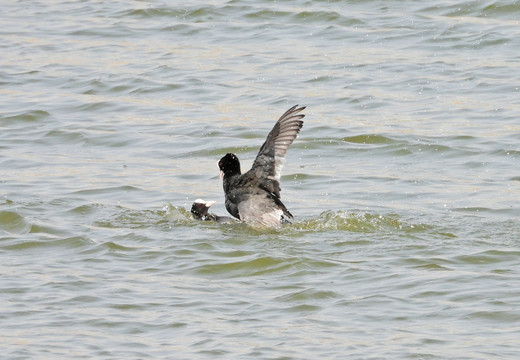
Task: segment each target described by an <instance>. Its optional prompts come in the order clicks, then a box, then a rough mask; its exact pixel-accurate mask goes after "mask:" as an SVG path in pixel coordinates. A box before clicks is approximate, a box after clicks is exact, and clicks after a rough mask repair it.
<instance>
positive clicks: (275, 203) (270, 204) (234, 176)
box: [218, 105, 305, 227]
mask: <svg viewBox="0 0 520 360" xmlns="http://www.w3.org/2000/svg"><path fill="white" fill-rule="evenodd" d="M304 109H305V107H304V106H303V107H298V105H295V106H293V107H292V108H290V109H289V110H287V111H286V112H285V113H284V114H283V115H282V116H281V117H280V119H279V120H278V121H277V122H276V124H275V125H274V127H273V129H272V130H271V132H270V133H269V135H267V139H266V140H265V142H264V144H263V145H262V147H261V148H260V151H259V152H258V155H257V156H256V159H255V161H254V162H253V166H252V167H251V169H250V170H249V171H248V172H246V173H244V174H242V173H241V171H240V161H239V160H238V158H237V157H236V155H235V154H231V153H228V154H226V155H225V156H224V157H223V158H222V159H220V161H219V162H218V166H219V168H220V175H221V178H222V179H223V186H224V193H225V195H226V209H227V211H228V212H229V213H230V214H231V215H233V216H234V217H236V218H238V219H240V220H242V221H245V222H246V223H249V224H252V225H259V226H267V227H276V226H278V225H280V224H281V223H284V222H288V219H292V218H293V216H292V214H291V213H290V212H289V210H287V208H286V207H285V205H284V204H283V203H282V201H281V200H280V190H281V189H280V175H281V170H282V167H283V164H284V162H285V154H286V153H287V150H288V148H289V146H290V145H291V144H292V143H293V141H294V139H295V138H296V137H297V136H298V133H299V132H300V129H301V128H302V126H303V121H302V119H303V117H304V116H305V115H303V114H300V112H301V111H303V110H304Z"/></svg>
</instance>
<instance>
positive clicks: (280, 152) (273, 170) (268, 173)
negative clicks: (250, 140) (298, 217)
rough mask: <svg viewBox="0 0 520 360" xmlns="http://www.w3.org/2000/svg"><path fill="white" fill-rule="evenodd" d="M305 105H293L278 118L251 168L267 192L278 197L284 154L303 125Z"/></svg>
mask: <svg viewBox="0 0 520 360" xmlns="http://www.w3.org/2000/svg"><path fill="white" fill-rule="evenodd" d="M304 109H305V106H302V107H298V105H295V106H293V107H291V108H290V109H289V110H287V111H286V112H285V113H284V114H283V115H282V116H281V117H280V119H278V121H277V122H276V124H275V125H274V127H273V129H272V130H271V132H270V133H269V135H267V138H266V140H265V142H264V144H263V145H262V147H261V148H260V151H259V152H258V155H257V156H256V159H255V161H254V163H253V168H252V170H253V171H254V172H255V174H256V176H257V177H258V179H259V180H260V181H262V182H263V184H262V185H263V186H265V187H266V188H267V189H268V190H269V192H271V193H273V194H274V195H275V196H276V197H278V198H279V197H280V176H281V172H282V168H283V164H284V162H285V154H286V153H287V150H288V149H289V146H290V145H291V144H292V143H293V141H294V139H296V137H297V136H298V133H299V132H300V129H301V128H302V126H303V121H302V119H303V117H304V116H305V115H303V114H300V112H301V111H303V110H304Z"/></svg>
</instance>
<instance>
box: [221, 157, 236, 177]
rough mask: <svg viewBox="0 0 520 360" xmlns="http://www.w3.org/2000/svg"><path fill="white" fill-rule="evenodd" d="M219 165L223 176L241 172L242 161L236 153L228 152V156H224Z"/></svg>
mask: <svg viewBox="0 0 520 360" xmlns="http://www.w3.org/2000/svg"><path fill="white" fill-rule="evenodd" d="M218 167H219V169H220V174H221V176H222V177H224V176H233V175H240V174H241V172H240V161H238V158H237V157H236V156H235V154H231V153H227V154H226V156H224V157H223V158H222V159H220V161H219V162H218Z"/></svg>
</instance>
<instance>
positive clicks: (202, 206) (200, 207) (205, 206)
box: [191, 199, 215, 220]
mask: <svg viewBox="0 0 520 360" xmlns="http://www.w3.org/2000/svg"><path fill="white" fill-rule="evenodd" d="M214 204H215V202H214V201H205V200H202V199H197V200H195V202H194V203H193V205H191V214H192V215H193V217H194V218H195V219H199V220H205V218H206V217H207V216H208V210H209V208H210V206H211V205H214Z"/></svg>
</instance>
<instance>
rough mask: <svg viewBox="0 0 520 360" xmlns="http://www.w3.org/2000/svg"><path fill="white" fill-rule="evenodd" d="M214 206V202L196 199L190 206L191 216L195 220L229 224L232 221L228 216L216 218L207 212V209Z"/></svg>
mask: <svg viewBox="0 0 520 360" xmlns="http://www.w3.org/2000/svg"><path fill="white" fill-rule="evenodd" d="M214 204H215V201H206V200H202V199H197V200H195V201H194V202H193V204H192V205H191V214H192V215H193V217H194V218H195V219H197V220H203V221H217V222H222V223H224V222H230V221H233V219H232V218H230V217H229V216H218V215H215V214H212V213H210V212H209V208H210V207H211V206H212V205H214Z"/></svg>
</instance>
